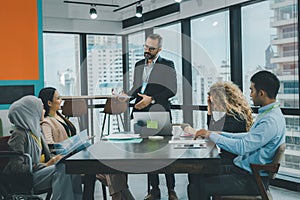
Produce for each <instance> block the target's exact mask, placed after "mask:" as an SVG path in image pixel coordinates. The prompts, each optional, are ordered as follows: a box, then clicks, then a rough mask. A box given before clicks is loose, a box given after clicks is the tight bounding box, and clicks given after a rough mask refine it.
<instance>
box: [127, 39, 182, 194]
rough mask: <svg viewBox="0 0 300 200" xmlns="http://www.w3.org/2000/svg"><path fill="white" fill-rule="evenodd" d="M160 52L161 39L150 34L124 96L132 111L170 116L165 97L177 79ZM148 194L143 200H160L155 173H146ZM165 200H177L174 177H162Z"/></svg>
mask: <svg viewBox="0 0 300 200" xmlns="http://www.w3.org/2000/svg"><path fill="white" fill-rule="evenodd" d="M161 50H162V37H161V36H160V35H158V34H151V35H149V36H148V37H147V39H146V42H145V44H144V57H145V59H143V60H140V61H138V62H137V63H136V64H135V68H134V81H133V87H132V88H131V90H130V91H129V92H128V95H130V96H132V99H135V103H134V108H133V112H145V111H146V112H147V111H150V112H151V111H168V112H170V116H171V104H170V102H169V98H171V97H173V96H175V94H176V92H177V79H176V71H175V67H174V63H173V61H171V60H167V59H165V58H162V57H160V56H159V52H160V51H161ZM148 177H149V180H150V185H151V187H152V189H151V191H150V193H149V194H148V195H147V196H146V197H145V200H154V199H160V189H159V186H158V185H159V177H158V174H149V175H148ZM166 180H167V187H168V194H169V200H177V199H178V198H177V195H176V193H175V191H174V187H175V177H174V174H166Z"/></svg>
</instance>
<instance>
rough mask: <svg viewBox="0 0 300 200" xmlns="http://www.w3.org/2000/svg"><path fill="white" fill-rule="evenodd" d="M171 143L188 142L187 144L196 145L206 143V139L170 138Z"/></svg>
mask: <svg viewBox="0 0 300 200" xmlns="http://www.w3.org/2000/svg"><path fill="white" fill-rule="evenodd" d="M169 144H186V145H194V144H205V139H197V140H180V139H179V140H170V141H169Z"/></svg>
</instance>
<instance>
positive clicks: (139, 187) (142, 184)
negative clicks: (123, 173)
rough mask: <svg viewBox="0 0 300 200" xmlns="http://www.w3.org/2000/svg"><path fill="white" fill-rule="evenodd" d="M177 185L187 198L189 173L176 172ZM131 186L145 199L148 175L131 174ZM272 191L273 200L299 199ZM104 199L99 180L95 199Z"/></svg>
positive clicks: (164, 193) (299, 195)
mask: <svg viewBox="0 0 300 200" xmlns="http://www.w3.org/2000/svg"><path fill="white" fill-rule="evenodd" d="M175 176H176V177H175V179H176V187H175V190H176V192H177V195H178V197H179V199H181V200H186V199H187V193H186V186H187V183H188V181H187V175H185V174H176V175H175ZM165 185H166V183H165V177H164V176H163V175H160V189H161V193H162V198H161V200H168V196H167V189H166V186H165ZM129 186H130V190H131V192H132V194H133V195H134V197H135V199H136V200H143V199H144V196H145V195H146V194H147V192H146V191H147V176H146V175H129ZM270 189H271V193H272V196H273V200H299V199H300V192H294V191H290V190H285V189H281V188H277V187H271V188H270ZM101 199H102V190H101V187H100V183H99V181H97V183H96V192H95V200H101Z"/></svg>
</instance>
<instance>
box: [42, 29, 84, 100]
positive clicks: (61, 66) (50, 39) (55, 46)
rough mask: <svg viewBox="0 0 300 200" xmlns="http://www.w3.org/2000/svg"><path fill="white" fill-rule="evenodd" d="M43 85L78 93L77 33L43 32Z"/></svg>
mask: <svg viewBox="0 0 300 200" xmlns="http://www.w3.org/2000/svg"><path fill="white" fill-rule="evenodd" d="M43 36H44V77H45V79H44V81H45V86H51V87H55V88H56V89H57V90H58V91H59V92H60V94H61V95H80V61H79V35H77V34H57V33H44V34H43Z"/></svg>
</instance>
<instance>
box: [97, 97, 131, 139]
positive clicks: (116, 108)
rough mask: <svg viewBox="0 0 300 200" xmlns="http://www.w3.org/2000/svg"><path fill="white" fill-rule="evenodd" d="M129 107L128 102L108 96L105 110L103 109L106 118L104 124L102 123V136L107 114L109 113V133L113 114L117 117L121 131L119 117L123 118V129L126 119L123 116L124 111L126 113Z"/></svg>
mask: <svg viewBox="0 0 300 200" xmlns="http://www.w3.org/2000/svg"><path fill="white" fill-rule="evenodd" d="M127 108H128V105H127V102H123V101H119V100H118V99H117V98H108V99H107V100H106V103H105V106H104V110H103V113H104V120H103V124H102V129H101V135H100V138H102V136H103V132H104V127H105V122H106V116H107V115H108V135H109V133H110V116H111V115H115V116H116V118H117V123H118V130H119V132H120V122H119V118H120V120H121V123H122V126H123V129H124V121H123V118H122V113H124V112H125V111H126V110H127Z"/></svg>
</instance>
